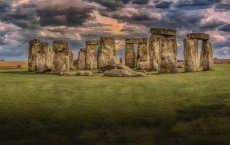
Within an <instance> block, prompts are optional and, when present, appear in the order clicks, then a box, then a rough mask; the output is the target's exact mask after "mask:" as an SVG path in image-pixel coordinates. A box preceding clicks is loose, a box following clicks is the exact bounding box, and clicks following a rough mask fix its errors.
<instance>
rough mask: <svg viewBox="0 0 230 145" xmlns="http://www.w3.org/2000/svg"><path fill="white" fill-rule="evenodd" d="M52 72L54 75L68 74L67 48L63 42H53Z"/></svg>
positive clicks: (66, 43)
mask: <svg viewBox="0 0 230 145" xmlns="http://www.w3.org/2000/svg"><path fill="white" fill-rule="evenodd" d="M53 51H54V58H53V71H54V72H55V73H57V74H58V73H62V72H69V47H68V42H67V41H64V40H55V41H53Z"/></svg>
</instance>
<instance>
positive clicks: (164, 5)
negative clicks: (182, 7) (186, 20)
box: [155, 1, 173, 9]
mask: <svg viewBox="0 0 230 145" xmlns="http://www.w3.org/2000/svg"><path fill="white" fill-rule="evenodd" d="M172 4H173V2H172V1H162V2H159V3H157V4H156V5H155V7H156V8H160V9H168V8H170V6H171V5H172Z"/></svg>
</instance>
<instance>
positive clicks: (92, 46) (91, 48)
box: [85, 40, 100, 70]
mask: <svg viewBox="0 0 230 145" xmlns="http://www.w3.org/2000/svg"><path fill="white" fill-rule="evenodd" d="M99 44H100V42H99V41H97V40H91V41H86V66H85V68H86V69H88V70H91V69H97V47H98V46H99Z"/></svg>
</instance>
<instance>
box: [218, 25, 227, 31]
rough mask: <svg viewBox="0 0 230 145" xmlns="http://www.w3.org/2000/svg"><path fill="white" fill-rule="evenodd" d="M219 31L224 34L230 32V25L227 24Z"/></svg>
mask: <svg viewBox="0 0 230 145" xmlns="http://www.w3.org/2000/svg"><path fill="white" fill-rule="evenodd" d="M219 30H220V31H224V32H230V24H227V25H224V26H222V27H220V29H219Z"/></svg>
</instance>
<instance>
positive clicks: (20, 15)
mask: <svg viewBox="0 0 230 145" xmlns="http://www.w3.org/2000/svg"><path fill="white" fill-rule="evenodd" d="M35 10H36V6H35V5H30V4H25V5H21V6H19V7H18V8H17V9H16V10H14V11H13V10H12V8H11V10H9V11H7V12H6V13H4V14H0V21H2V22H6V23H12V24H15V25H16V26H19V27H21V28H23V29H37V28H38V21H37V20H36V19H35V17H36V13H35Z"/></svg>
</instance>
